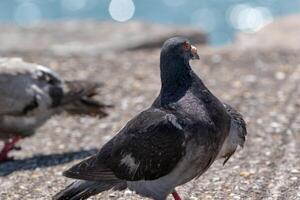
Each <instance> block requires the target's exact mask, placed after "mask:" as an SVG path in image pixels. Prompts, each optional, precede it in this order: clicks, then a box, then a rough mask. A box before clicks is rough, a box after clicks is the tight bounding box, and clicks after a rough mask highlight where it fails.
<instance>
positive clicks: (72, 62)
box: [0, 26, 300, 200]
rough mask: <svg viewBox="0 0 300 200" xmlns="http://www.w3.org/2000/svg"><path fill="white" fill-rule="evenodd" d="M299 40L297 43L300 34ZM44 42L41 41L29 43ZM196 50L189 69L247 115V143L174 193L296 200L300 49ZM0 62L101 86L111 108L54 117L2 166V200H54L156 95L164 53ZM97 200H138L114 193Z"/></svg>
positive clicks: (47, 55)
mask: <svg viewBox="0 0 300 200" xmlns="http://www.w3.org/2000/svg"><path fill="white" fill-rule="evenodd" d="M77 28H78V29H80V26H79V27H77ZM265 29H266V30H267V29H268V27H266V28H265ZM35 30H36V29H35V28H33V29H32V30H31V31H32V32H35ZM59 31H61V32H62V31H63V29H60V30H59ZM268 31H269V32H270V30H268ZM4 32H5V31H4ZM2 34H3V33H2ZM14 34H16V35H17V34H18V32H15V33H14ZM47 34H50V33H47ZM276 34H277V33H276ZM7 37H9V36H7ZM282 37H283V38H284V35H282ZM294 37H298V38H295V42H296V41H298V40H299V37H300V36H299V35H294ZM99 38H105V35H102V36H100V35H99ZM2 39H3V37H2ZM123 39H124V38H123ZM103 40H104V39H103ZM38 43H39V38H38V37H37V38H36V42H35V43H34V44H32V45H33V46H34V45H38ZM83 48H84V47H83ZM198 51H199V54H200V56H201V60H200V61H193V62H192V66H193V69H194V70H195V71H196V72H197V74H198V75H199V76H200V77H201V78H202V79H203V81H204V82H205V83H206V85H207V86H208V87H209V88H210V90H211V91H212V92H213V93H214V94H215V95H217V96H218V97H219V98H220V99H221V100H223V101H226V102H228V103H230V104H231V105H233V106H235V107H236V108H237V109H238V110H239V111H240V112H241V113H243V115H244V117H245V119H246V121H247V123H248V137H247V141H246V144H245V147H244V149H243V150H241V149H239V150H238V151H237V153H236V154H235V155H234V156H233V157H232V158H231V159H230V160H229V162H228V163H227V164H226V165H225V166H222V162H221V161H217V162H215V163H214V164H213V166H212V167H211V168H210V169H209V170H208V171H207V172H206V173H205V174H204V175H202V176H201V177H200V178H199V179H197V180H194V181H191V182H189V183H187V184H185V185H183V186H181V187H178V191H179V193H180V194H181V195H182V196H183V197H184V199H191V200H196V199H203V200H206V199H207V200H208V199H300V114H299V113H300V98H299V97H300V51H296V50H295V48H289V47H288V46H284V47H280V46H277V47H276V48H261V47H260V46H253V45H252V46H251V47H246V48H238V43H237V44H236V45H233V46H230V47H225V48H218V49H217V48H210V47H205V46H198ZM2 55H3V56H18V57H23V58H24V60H26V61H31V62H35V63H40V64H44V65H47V66H49V67H51V68H53V69H55V70H57V71H58V72H59V73H61V74H62V75H63V76H64V77H65V78H67V79H75V78H76V79H85V78H88V79H90V80H98V81H102V82H104V83H105V86H104V87H103V89H102V93H101V96H100V97H99V99H101V100H103V101H104V102H107V103H110V104H114V105H115V108H113V109H111V110H110V115H109V117H107V118H105V119H102V120H98V119H96V118H90V117H85V116H82V117H70V116H68V115H61V116H56V117H54V118H52V119H51V120H49V121H48V123H47V124H45V125H44V126H43V127H41V128H40V129H39V130H38V132H37V134H36V135H35V136H34V137H31V138H28V139H25V140H23V141H21V142H20V145H21V146H22V151H18V152H14V153H13V155H15V157H16V159H17V161H14V162H9V163H5V164H1V165H0V199H9V200H13V199H15V200H17V199H50V198H51V196H52V195H53V194H55V193H56V192H58V191H59V190H61V189H62V188H64V187H65V186H66V185H67V184H69V183H71V182H72V180H70V179H67V178H65V177H63V176H61V172H62V171H64V170H66V169H67V168H69V167H70V166H72V165H73V164H75V163H77V162H79V161H80V160H82V159H83V158H84V157H86V156H88V155H91V154H92V153H94V152H96V150H97V149H98V148H100V147H101V145H103V144H104V143H105V142H106V141H107V140H109V139H110V138H111V137H112V136H113V135H114V134H115V133H116V132H117V131H118V130H119V129H120V128H122V127H123V126H124V125H125V124H126V122H127V121H128V120H129V119H130V118H132V117H133V116H134V115H136V114H137V113H138V112H140V111H142V110H143V109H145V108H147V107H148V106H149V105H150V104H151V103H152V101H153V100H154V98H155V97H156V95H157V94H158V92H159V89H160V76H159V67H158V66H159V49H139V50H135V51H122V52H118V51H108V52H104V53H103V52H97V53H95V54H93V55H91V54H86V53H82V54H76V55H70V54H61V55H59V54H56V53H53V52H50V51H31V50H30V48H28V49H27V50H22V51H20V50H18V49H16V50H14V49H13V48H12V49H10V50H9V51H3V49H2ZM91 199H112V200H114V199H119V200H121V199H132V200H136V199H142V198H141V197H139V196H138V195H136V194H134V193H132V192H130V191H125V192H114V191H108V192H105V193H102V194H100V195H98V196H96V197H92V198H91ZM170 199H171V198H170Z"/></svg>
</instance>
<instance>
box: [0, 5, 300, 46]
mask: <svg viewBox="0 0 300 200" xmlns="http://www.w3.org/2000/svg"><path fill="white" fill-rule="evenodd" d="M299 12H300V0H0V22H4V23H16V24H18V25H20V26H26V25H28V24H32V23H36V22H41V21H44V20H47V21H55V20H115V21H119V22H124V21H128V20H142V21H147V22H156V23H163V24H177V25H181V24H183V25H191V26H194V27H199V28H201V29H203V30H204V31H206V32H207V33H209V39H210V42H211V44H213V45H222V44H226V43H230V42H231V41H232V40H233V39H234V33H235V32H236V31H242V32H246V33H249V34H251V33H254V32H256V31H259V30H260V29H261V28H262V27H264V26H265V25H266V24H268V23H270V22H272V21H273V20H274V18H275V17H278V16H283V15H287V14H291V13H299ZM295 28H299V27H295Z"/></svg>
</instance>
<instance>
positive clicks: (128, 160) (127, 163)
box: [121, 154, 140, 175]
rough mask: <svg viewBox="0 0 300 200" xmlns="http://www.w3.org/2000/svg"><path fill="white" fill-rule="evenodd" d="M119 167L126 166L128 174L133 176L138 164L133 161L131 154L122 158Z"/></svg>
mask: <svg viewBox="0 0 300 200" xmlns="http://www.w3.org/2000/svg"><path fill="white" fill-rule="evenodd" d="M121 165H125V166H127V168H128V169H129V171H130V173H132V174H133V175H135V173H136V171H137V169H138V168H139V166H140V163H139V162H136V160H135V159H134V157H132V155H131V154H127V155H126V156H124V157H123V158H122V160H121Z"/></svg>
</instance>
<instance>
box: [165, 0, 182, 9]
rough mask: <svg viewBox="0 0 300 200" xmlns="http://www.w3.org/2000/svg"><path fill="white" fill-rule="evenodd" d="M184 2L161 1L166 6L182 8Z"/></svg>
mask: <svg viewBox="0 0 300 200" xmlns="http://www.w3.org/2000/svg"><path fill="white" fill-rule="evenodd" d="M185 1H186V0H163V2H164V4H166V5H167V6H172V7H177V6H182V5H183V4H184V3H185Z"/></svg>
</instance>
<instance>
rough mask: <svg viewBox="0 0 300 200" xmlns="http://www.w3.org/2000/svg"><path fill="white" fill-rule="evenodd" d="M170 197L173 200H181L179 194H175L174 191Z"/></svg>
mask: <svg viewBox="0 0 300 200" xmlns="http://www.w3.org/2000/svg"><path fill="white" fill-rule="evenodd" d="M172 196H173V197H174V200H181V198H180V196H179V194H178V193H177V192H176V190H174V192H172Z"/></svg>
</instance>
